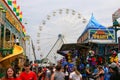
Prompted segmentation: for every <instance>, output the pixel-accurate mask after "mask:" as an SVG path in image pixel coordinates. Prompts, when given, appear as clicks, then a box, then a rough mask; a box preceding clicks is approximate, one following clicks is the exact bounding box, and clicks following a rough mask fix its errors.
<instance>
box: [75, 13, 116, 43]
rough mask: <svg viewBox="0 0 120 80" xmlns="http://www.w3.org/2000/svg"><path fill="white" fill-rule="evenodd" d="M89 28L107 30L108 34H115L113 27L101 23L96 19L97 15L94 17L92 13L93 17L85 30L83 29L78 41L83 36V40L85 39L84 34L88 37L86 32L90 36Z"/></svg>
mask: <svg viewBox="0 0 120 80" xmlns="http://www.w3.org/2000/svg"><path fill="white" fill-rule="evenodd" d="M89 30H106V32H107V34H110V35H113V34H114V29H113V28H107V27H105V26H103V25H101V24H100V23H99V22H98V21H97V20H96V19H95V17H94V16H93V14H92V16H91V18H90V20H89V22H88V24H87V26H86V28H85V30H84V31H83V33H82V34H81V36H80V37H79V38H78V40H77V42H79V40H80V39H81V38H82V40H84V39H83V36H84V37H86V36H85V33H87V36H89V35H90V32H89ZM110 31H112V32H113V33H111V32H110ZM89 38H90V37H87V38H86V39H89Z"/></svg>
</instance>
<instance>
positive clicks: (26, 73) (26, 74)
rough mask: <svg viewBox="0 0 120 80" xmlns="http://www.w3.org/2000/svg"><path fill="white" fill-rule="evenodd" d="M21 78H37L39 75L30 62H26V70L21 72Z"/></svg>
mask: <svg viewBox="0 0 120 80" xmlns="http://www.w3.org/2000/svg"><path fill="white" fill-rule="evenodd" d="M20 79H21V80H37V75H36V73H35V72H33V71H31V70H30V64H29V62H27V63H24V71H23V72H21V73H20Z"/></svg>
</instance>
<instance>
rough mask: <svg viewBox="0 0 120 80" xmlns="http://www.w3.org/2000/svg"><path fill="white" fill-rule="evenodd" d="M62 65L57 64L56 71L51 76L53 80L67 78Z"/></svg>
mask: <svg viewBox="0 0 120 80" xmlns="http://www.w3.org/2000/svg"><path fill="white" fill-rule="evenodd" d="M61 69H62V67H61V65H57V66H56V70H55V72H54V73H53V74H52V76H51V80H65V75H64V73H63V72H62V71H61Z"/></svg>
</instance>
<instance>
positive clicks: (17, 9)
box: [7, 0, 26, 35]
mask: <svg viewBox="0 0 120 80" xmlns="http://www.w3.org/2000/svg"><path fill="white" fill-rule="evenodd" d="M7 3H8V5H9V6H10V7H11V9H12V10H13V12H14V13H15V15H16V16H17V18H18V19H19V21H20V22H22V18H23V14H22V11H21V10H20V6H19V5H17V1H16V0H7ZM22 31H23V34H24V35H26V29H25V27H24V25H22Z"/></svg>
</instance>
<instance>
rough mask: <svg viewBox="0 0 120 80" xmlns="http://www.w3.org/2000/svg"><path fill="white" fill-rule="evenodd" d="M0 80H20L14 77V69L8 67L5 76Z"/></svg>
mask: <svg viewBox="0 0 120 80" xmlns="http://www.w3.org/2000/svg"><path fill="white" fill-rule="evenodd" d="M1 80H21V79H20V78H18V77H17V76H16V72H15V70H14V68H12V67H9V68H8V69H7V70H6V74H5V76H4V77H3V78H2V79H1Z"/></svg>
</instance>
